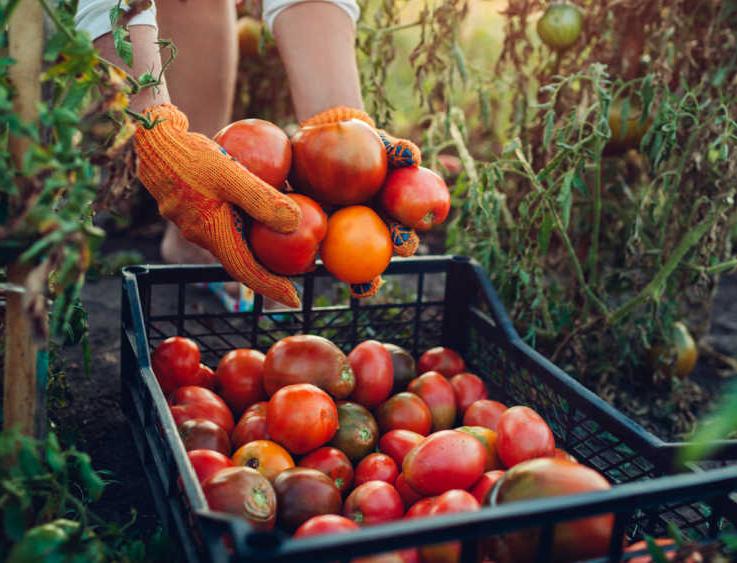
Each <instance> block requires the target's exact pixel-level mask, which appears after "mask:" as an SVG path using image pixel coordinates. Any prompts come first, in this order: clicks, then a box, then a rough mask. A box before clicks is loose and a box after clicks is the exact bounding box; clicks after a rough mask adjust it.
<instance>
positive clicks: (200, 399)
mask: <svg viewBox="0 0 737 563" xmlns="http://www.w3.org/2000/svg"><path fill="white" fill-rule="evenodd" d="M169 409H170V410H171V414H172V416H173V417H174V422H175V424H176V425H177V426H180V425H181V424H182V423H183V422H185V421H187V420H191V419H193V418H204V419H206V420H211V421H212V422H214V423H215V424H217V425H218V426H220V427H221V428H222V429H223V430H225V432H227V433H230V431H231V430H233V413H231V412H230V409H229V408H228V405H226V404H225V402H224V401H223V400H222V399H221V398H220V397H218V396H217V395H216V394H215V393H213V392H212V391H210V390H209V389H205V388H204V387H196V386H194V385H187V386H186V387H180V388H179V389H177V390H176V391H174V393H172V394H171V396H170V397H169Z"/></svg>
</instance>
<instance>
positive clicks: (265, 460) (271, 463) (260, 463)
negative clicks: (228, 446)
mask: <svg viewBox="0 0 737 563" xmlns="http://www.w3.org/2000/svg"><path fill="white" fill-rule="evenodd" d="M233 464H234V465H242V466H244V467H250V468H252V469H255V470H256V471H258V472H259V473H261V475H263V476H264V477H266V478H267V479H268V480H269V481H271V482H273V481H274V479H276V477H277V475H279V473H281V472H282V471H284V470H285V469H289V468H290V467H294V460H293V459H292V456H291V455H289V452H288V451H287V450H285V449H284V448H282V447H281V446H280V445H279V444H277V443H276V442H272V441H271V440H254V441H253V442H249V443H248V444H246V445H245V446H241V447H240V448H238V450H237V451H236V452H235V453H234V454H233Z"/></svg>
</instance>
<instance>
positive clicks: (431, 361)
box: [417, 346, 466, 377]
mask: <svg viewBox="0 0 737 563" xmlns="http://www.w3.org/2000/svg"><path fill="white" fill-rule="evenodd" d="M465 369H466V362H464V361H463V358H461V356H460V354H458V352H456V351H455V350H451V349H450V348H445V347H444V346H437V347H435V348H430V349H429V350H428V351H427V352H425V353H424V354H422V356H420V359H419V360H417V375H422V374H423V373H425V372H427V371H439V372H440V373H442V374H443V375H444V376H445V377H453V376H454V375H455V374H457V373H461V372H462V371H464V370H465Z"/></svg>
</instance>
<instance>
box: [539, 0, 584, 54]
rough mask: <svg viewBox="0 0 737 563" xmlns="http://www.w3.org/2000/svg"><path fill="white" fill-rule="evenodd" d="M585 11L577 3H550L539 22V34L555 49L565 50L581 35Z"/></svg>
mask: <svg viewBox="0 0 737 563" xmlns="http://www.w3.org/2000/svg"><path fill="white" fill-rule="evenodd" d="M582 29H583V12H582V11H581V8H579V7H578V6H576V5H575V4H569V3H568V2H564V3H560V4H559V3H555V4H549V5H548V7H547V9H546V10H545V13H544V14H543V16H542V17H541V18H540V19H539V20H538V22H537V34H538V35H539V36H540V39H541V40H542V42H543V43H545V45H547V46H548V47H549V48H551V49H552V50H554V51H565V50H566V49H568V48H569V47H571V46H572V45H573V44H574V43H576V41H578V38H579V37H580V36H581V31H582Z"/></svg>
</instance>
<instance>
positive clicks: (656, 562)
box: [645, 536, 668, 563]
mask: <svg viewBox="0 0 737 563" xmlns="http://www.w3.org/2000/svg"><path fill="white" fill-rule="evenodd" d="M645 542H646V543H647V551H648V553H649V554H650V556H651V557H652V560H653V563H668V559H667V558H666V556H665V553H664V552H663V549H662V548H661V547H660V546H659V545H658V544H656V543H655V539H653V538H652V537H650V536H646V537H645Z"/></svg>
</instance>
